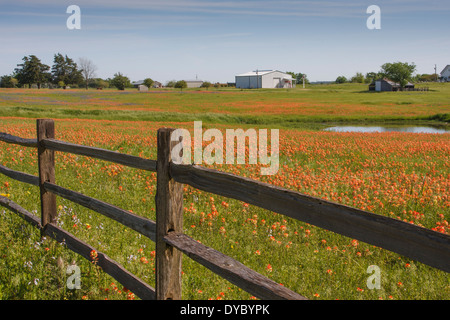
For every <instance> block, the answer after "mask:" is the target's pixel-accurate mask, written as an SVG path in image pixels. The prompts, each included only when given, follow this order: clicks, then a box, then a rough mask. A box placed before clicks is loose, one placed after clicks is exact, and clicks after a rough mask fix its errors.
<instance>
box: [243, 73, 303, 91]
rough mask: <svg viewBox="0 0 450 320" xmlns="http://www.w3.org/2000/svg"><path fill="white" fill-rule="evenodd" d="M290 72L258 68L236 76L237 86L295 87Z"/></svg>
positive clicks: (247, 87) (253, 87)
mask: <svg viewBox="0 0 450 320" xmlns="http://www.w3.org/2000/svg"><path fill="white" fill-rule="evenodd" d="M294 87H295V80H294V79H293V78H292V76H291V75H290V74H287V73H285V72H281V71H278V70H256V71H251V72H247V73H243V74H239V75H237V76H236V88H241V89H255V88H294Z"/></svg>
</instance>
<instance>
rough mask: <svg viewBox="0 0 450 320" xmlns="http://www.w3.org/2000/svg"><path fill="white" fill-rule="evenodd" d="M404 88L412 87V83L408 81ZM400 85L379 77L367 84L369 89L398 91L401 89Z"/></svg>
mask: <svg viewBox="0 0 450 320" xmlns="http://www.w3.org/2000/svg"><path fill="white" fill-rule="evenodd" d="M404 88H405V89H407V90H408V89H414V84H412V83H410V82H408V83H407V84H406V85H405V87H404ZM401 89H402V88H401V85H400V84H399V83H397V82H394V81H392V80H389V79H386V78H384V79H379V80H374V81H372V83H371V84H369V91H377V92H380V91H399V90H401Z"/></svg>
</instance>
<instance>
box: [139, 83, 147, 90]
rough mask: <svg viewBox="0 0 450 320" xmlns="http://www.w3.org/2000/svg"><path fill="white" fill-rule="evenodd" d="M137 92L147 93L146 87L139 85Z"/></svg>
mask: <svg viewBox="0 0 450 320" xmlns="http://www.w3.org/2000/svg"><path fill="white" fill-rule="evenodd" d="M138 90H139V92H146V91H148V87H147V86H145V85H143V84H140V85H139V86H138Z"/></svg>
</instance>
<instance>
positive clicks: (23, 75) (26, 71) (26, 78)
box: [14, 55, 51, 89]
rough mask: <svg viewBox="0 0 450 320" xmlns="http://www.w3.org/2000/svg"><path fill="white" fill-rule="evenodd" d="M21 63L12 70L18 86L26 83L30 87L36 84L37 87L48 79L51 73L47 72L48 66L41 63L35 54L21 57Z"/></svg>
mask: <svg viewBox="0 0 450 320" xmlns="http://www.w3.org/2000/svg"><path fill="white" fill-rule="evenodd" d="M22 61H23V63H21V64H18V65H17V66H18V67H19V68H16V69H15V70H14V73H15V76H16V79H17V81H18V82H19V85H20V86H24V85H28V86H29V87H30V88H31V86H32V85H33V84H36V85H37V87H38V89H40V88H41V86H42V84H43V83H46V82H48V81H50V79H51V75H50V73H49V72H48V71H49V70H50V67H49V66H48V65H46V64H43V63H42V62H41V60H39V58H38V57H36V56H35V55H30V56H28V57H23V59H22Z"/></svg>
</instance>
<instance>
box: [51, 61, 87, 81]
mask: <svg viewBox="0 0 450 320" xmlns="http://www.w3.org/2000/svg"><path fill="white" fill-rule="evenodd" d="M52 80H53V83H54V84H57V85H59V86H61V84H62V87H63V88H64V89H66V86H67V85H73V84H79V83H81V82H82V81H83V75H82V73H81V70H78V67H77V64H76V63H75V62H74V61H73V60H72V59H70V58H69V57H68V56H67V55H66V56H63V55H62V54H61V53H58V54H55V57H54V59H53V66H52Z"/></svg>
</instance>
